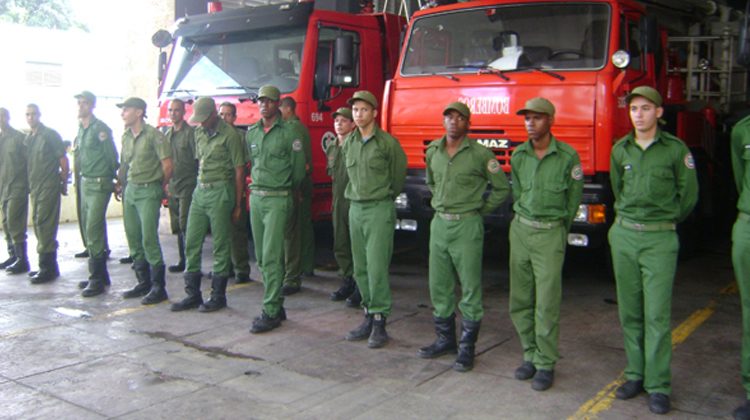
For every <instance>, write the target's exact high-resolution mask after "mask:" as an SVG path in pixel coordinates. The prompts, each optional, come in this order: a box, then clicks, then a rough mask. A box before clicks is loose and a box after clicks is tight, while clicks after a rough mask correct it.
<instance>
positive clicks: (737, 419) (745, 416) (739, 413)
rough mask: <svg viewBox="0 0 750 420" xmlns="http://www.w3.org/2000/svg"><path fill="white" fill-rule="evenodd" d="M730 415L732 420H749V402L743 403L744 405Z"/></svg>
mask: <svg viewBox="0 0 750 420" xmlns="http://www.w3.org/2000/svg"><path fill="white" fill-rule="evenodd" d="M732 415H733V416H734V420H750V401H745V403H744V404H742V405H741V406H739V407H737V408H736V409H735V410H734V413H732Z"/></svg>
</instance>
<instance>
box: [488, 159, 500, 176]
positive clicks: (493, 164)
mask: <svg viewBox="0 0 750 420" xmlns="http://www.w3.org/2000/svg"><path fill="white" fill-rule="evenodd" d="M487 171H488V172H489V173H491V174H496V173H498V172H500V162H498V161H497V159H495V158H494V157H493V158H492V159H490V160H488V161H487Z"/></svg>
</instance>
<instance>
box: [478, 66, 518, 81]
mask: <svg viewBox="0 0 750 420" xmlns="http://www.w3.org/2000/svg"><path fill="white" fill-rule="evenodd" d="M506 71H507V70H498V69H496V68H494V67H492V66H489V65H487V66H482V68H480V69H479V71H478V72H477V74H496V75H497V76H499V77H500V78H501V79H503V80H505V81H506V82H510V77H508V76H506V75H505V72H506Z"/></svg>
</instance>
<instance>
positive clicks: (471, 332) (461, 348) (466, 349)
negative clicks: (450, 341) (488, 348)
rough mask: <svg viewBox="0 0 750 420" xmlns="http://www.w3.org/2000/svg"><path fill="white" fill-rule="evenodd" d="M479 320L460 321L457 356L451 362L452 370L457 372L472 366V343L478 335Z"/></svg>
mask: <svg viewBox="0 0 750 420" xmlns="http://www.w3.org/2000/svg"><path fill="white" fill-rule="evenodd" d="M480 324H481V321H469V320H468V319H464V320H463V321H462V322H461V327H462V329H463V331H461V340H459V342H458V357H456V362H455V363H454V364H453V370H455V371H458V372H468V371H470V370H471V369H473V368H474V345H475V344H476V342H477V337H478V336H479V326H480Z"/></svg>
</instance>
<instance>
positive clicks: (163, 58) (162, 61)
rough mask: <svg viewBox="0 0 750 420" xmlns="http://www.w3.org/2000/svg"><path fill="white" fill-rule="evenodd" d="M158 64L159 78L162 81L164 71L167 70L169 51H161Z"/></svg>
mask: <svg viewBox="0 0 750 420" xmlns="http://www.w3.org/2000/svg"><path fill="white" fill-rule="evenodd" d="M158 66H159V67H158V69H157V73H158V75H157V78H158V80H159V82H161V81H162V79H163V78H164V72H165V71H167V52H166V51H162V52H160V53H159V64H158Z"/></svg>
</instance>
